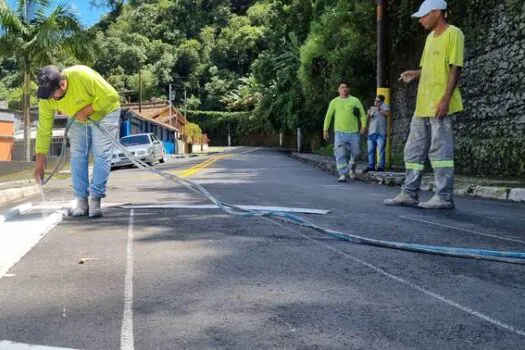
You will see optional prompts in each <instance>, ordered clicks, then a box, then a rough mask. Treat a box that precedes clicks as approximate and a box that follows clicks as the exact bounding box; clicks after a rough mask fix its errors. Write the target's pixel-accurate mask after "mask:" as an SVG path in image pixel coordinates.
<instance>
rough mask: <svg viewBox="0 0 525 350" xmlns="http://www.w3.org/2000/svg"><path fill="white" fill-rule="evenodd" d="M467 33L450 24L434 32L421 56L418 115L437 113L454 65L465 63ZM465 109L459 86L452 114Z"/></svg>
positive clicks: (456, 90) (453, 100)
mask: <svg viewBox="0 0 525 350" xmlns="http://www.w3.org/2000/svg"><path fill="white" fill-rule="evenodd" d="M464 47H465V37H464V36H463V32H462V31H461V30H460V29H459V28H457V27H455V26H453V25H450V26H449V27H448V28H447V29H446V30H445V31H444V32H443V33H441V34H440V35H439V36H435V35H434V32H432V33H430V34H429V35H428V37H427V41H426V43H425V49H424V50H423V55H422V56H421V63H420V67H421V77H420V79H419V87H418V90H417V104H416V113H415V115H416V116H417V117H434V116H435V113H436V108H437V105H438V104H439V101H441V99H442V98H443V95H444V94H445V92H446V91H447V83H448V73H449V71H450V66H451V65H452V66H457V67H463V54H464ZM462 110H463V101H462V100H461V94H460V92H459V89H458V88H457V87H456V89H455V90H454V92H453V93H452V98H451V100H450V106H449V112H448V113H449V114H453V113H456V112H460V111H462Z"/></svg>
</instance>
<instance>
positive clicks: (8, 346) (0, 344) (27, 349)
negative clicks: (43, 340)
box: [0, 340, 75, 350]
mask: <svg viewBox="0 0 525 350" xmlns="http://www.w3.org/2000/svg"><path fill="white" fill-rule="evenodd" d="M0 350H75V349H73V348H56V347H52V346H43V345H30V344H23V343H15V342H12V341H9V340H0Z"/></svg>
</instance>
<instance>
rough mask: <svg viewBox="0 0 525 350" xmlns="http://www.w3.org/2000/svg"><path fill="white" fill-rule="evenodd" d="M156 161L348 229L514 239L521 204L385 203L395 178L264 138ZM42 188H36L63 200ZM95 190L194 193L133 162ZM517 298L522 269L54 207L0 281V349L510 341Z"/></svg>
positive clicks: (505, 345)
mask: <svg viewBox="0 0 525 350" xmlns="http://www.w3.org/2000/svg"><path fill="white" fill-rule="evenodd" d="M199 164H200V165H199ZM156 167H157V168H158V169H162V170H166V171H169V172H175V173H177V174H179V175H180V174H183V175H184V176H185V177H186V178H188V179H191V180H195V181H197V182H198V183H200V184H201V185H203V186H204V187H205V188H206V189H207V190H208V191H209V192H210V193H211V194H213V195H214V196H215V197H216V198H218V199H220V200H221V201H224V202H228V203H232V204H244V205H262V206H265V205H268V206H287V207H303V208H315V209H327V210H330V211H331V212H330V213H329V214H328V215H306V214H301V215H303V216H304V217H306V218H307V219H308V220H310V221H312V222H314V223H316V224H319V225H322V226H325V227H328V228H333V229H337V230H340V231H343V232H347V233H350V234H358V235H360V236H365V237H371V238H377V239H384V240H390V241H399V242H414V243H422V244H436V245H447V246H461V247H479V248H490V249H500V250H517V251H525V230H524V227H525V214H524V213H525V205H523V204H516V203H507V202H498V201H488V200H479V199H478V200H476V199H470V198H457V200H456V209H455V210H454V211H448V210H447V211H422V210H420V209H415V208H396V207H385V206H383V205H382V202H383V199H385V198H389V197H391V196H394V195H395V194H396V193H397V191H398V189H397V188H391V187H386V186H378V185H372V184H366V183H363V182H349V183H344V184H339V183H337V182H336V179H335V178H334V177H333V176H330V175H328V174H326V173H323V172H322V171H320V170H318V169H315V168H312V167H310V166H308V165H305V164H303V163H301V162H298V161H296V160H293V159H291V158H289V157H288V156H287V155H286V154H283V153H278V152H272V151H270V150H264V149H248V148H239V149H236V150H235V151H234V152H232V153H229V154H223V155H219V156H212V157H209V158H207V159H202V158H195V159H190V160H181V161H178V160H177V161H174V162H170V163H167V164H163V165H157V166H156ZM57 184H61V186H62V187H63V188H64V189H62V190H59V191H58V192H53V191H50V194H49V196H48V197H51V198H52V197H53V196H55V197H67V191H69V188H68V186H67V182H64V181H62V182H57ZM56 186H57V185H55V187H56ZM108 188H109V191H108V198H107V199H106V202H105V203H107V204H111V203H133V204H137V203H165V202H173V201H176V202H179V203H185V204H207V202H206V200H204V199H203V198H201V197H199V196H198V195H196V194H194V193H191V192H189V191H188V190H187V189H185V188H184V187H182V186H181V185H174V184H173V183H170V182H167V181H166V180H164V179H162V178H160V177H158V176H156V175H154V174H150V173H145V172H142V171H140V170H138V169H120V170H117V171H114V172H113V173H112V175H111V179H110V183H109V186H108ZM60 191H61V192H60ZM430 195H431V194H430V193H423V194H422V197H423V199H426V198H428V197H430ZM20 220H23V216H21V217H20ZM6 224H7V223H6ZM0 230H2V228H1V226H0ZM17 234H19V233H18V232H5V230H2V235H11V237H15V236H16V235H17ZM81 259H84V260H82V262H83V263H82V264H81V263H79V262H80V261H81ZM523 300H525V265H514V264H505V263H498V262H488V261H478V260H469V259H461V258H452V257H443V256H435V255H429V254H420V253H412V252H406V251H399V250H392V249H386V248H378V247H371V246H364V245H356V244H351V243H348V242H343V241H339V240H336V239H333V238H331V237H328V236H325V235H323V234H321V233H319V232H315V231H312V230H310V229H307V228H301V227H298V226H293V225H290V224H284V223H282V222H279V221H277V220H275V219H268V218H254V217H252V218H250V217H234V216H229V215H227V214H225V213H223V212H222V211H220V210H216V209H132V210H130V209H123V208H120V207H115V206H110V207H107V208H105V216H104V217H103V218H101V219H97V220H90V219H87V218H66V219H65V220H64V221H62V222H61V223H60V224H59V225H58V226H56V227H55V228H54V229H52V230H51V231H50V232H49V233H47V234H46V235H45V236H44V237H43V238H42V239H41V240H40V241H39V242H38V244H36V245H35V247H33V248H32V249H31V250H30V252H29V253H28V254H27V255H25V256H24V257H23V259H22V260H21V261H20V262H18V263H17V264H16V265H15V266H14V267H13V268H11V269H10V270H9V273H8V274H7V275H6V276H4V277H3V278H0V349H3V348H2V346H4V347H6V348H9V346H10V347H11V348H12V349H16V346H15V345H14V344H15V343H17V344H36V345H41V346H47V347H50V348H53V349H54V348H73V349H525V303H524V302H523ZM9 342H11V343H9ZM17 346H21V345H17ZM35 349H36V348H35Z"/></svg>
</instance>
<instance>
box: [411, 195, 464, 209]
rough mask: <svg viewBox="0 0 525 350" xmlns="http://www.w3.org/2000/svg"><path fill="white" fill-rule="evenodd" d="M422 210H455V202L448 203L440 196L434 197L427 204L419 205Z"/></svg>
mask: <svg viewBox="0 0 525 350" xmlns="http://www.w3.org/2000/svg"><path fill="white" fill-rule="evenodd" d="M417 206H418V207H419V208H422V209H454V207H455V205H454V201H446V200H444V199H441V198H440V197H439V196H438V195H434V196H433V197H432V198H430V200H429V201H427V202H422V203H419V204H418V205H417Z"/></svg>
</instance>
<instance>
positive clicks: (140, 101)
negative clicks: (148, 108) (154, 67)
mask: <svg viewBox="0 0 525 350" xmlns="http://www.w3.org/2000/svg"><path fill="white" fill-rule="evenodd" d="M139 113H142V68H139Z"/></svg>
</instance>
